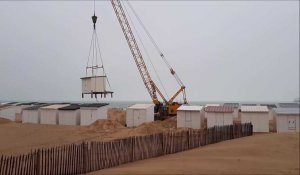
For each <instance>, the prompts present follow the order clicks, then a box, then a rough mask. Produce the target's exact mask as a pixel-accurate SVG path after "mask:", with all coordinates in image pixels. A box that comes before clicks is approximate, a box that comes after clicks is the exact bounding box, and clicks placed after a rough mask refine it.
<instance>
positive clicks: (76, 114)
mask: <svg viewBox="0 0 300 175" xmlns="http://www.w3.org/2000/svg"><path fill="white" fill-rule="evenodd" d="M58 124H59V125H80V106H79V105H78V104H71V105H69V106H66V107H62V108H59V109H58Z"/></svg>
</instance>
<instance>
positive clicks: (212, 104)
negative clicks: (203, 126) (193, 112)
mask: <svg viewBox="0 0 300 175" xmlns="http://www.w3.org/2000/svg"><path fill="white" fill-rule="evenodd" d="M209 106H220V104H215V103H211V104H206V105H205V106H204V108H206V107H209ZM206 115H207V114H206V112H205V111H204V117H205V118H206Z"/></svg>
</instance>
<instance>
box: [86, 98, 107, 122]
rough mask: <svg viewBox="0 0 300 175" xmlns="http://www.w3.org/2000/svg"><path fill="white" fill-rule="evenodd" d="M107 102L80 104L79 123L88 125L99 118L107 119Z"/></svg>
mask: <svg viewBox="0 0 300 175" xmlns="http://www.w3.org/2000/svg"><path fill="white" fill-rule="evenodd" d="M107 109H108V103H90V104H82V105H80V125H90V124H92V123H94V122H95V121H96V120H99V119H107Z"/></svg>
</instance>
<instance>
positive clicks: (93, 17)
mask: <svg viewBox="0 0 300 175" xmlns="http://www.w3.org/2000/svg"><path fill="white" fill-rule="evenodd" d="M92 20H93V23H94V29H95V28H96V22H97V16H96V15H95V13H94V16H92Z"/></svg>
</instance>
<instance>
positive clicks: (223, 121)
mask: <svg viewBox="0 0 300 175" xmlns="http://www.w3.org/2000/svg"><path fill="white" fill-rule="evenodd" d="M204 111H205V112H206V114H207V116H206V118H207V127H208V128H209V127H213V126H224V125H232V124H233V112H234V108H233V107H230V106H209V107H205V109H204Z"/></svg>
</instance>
